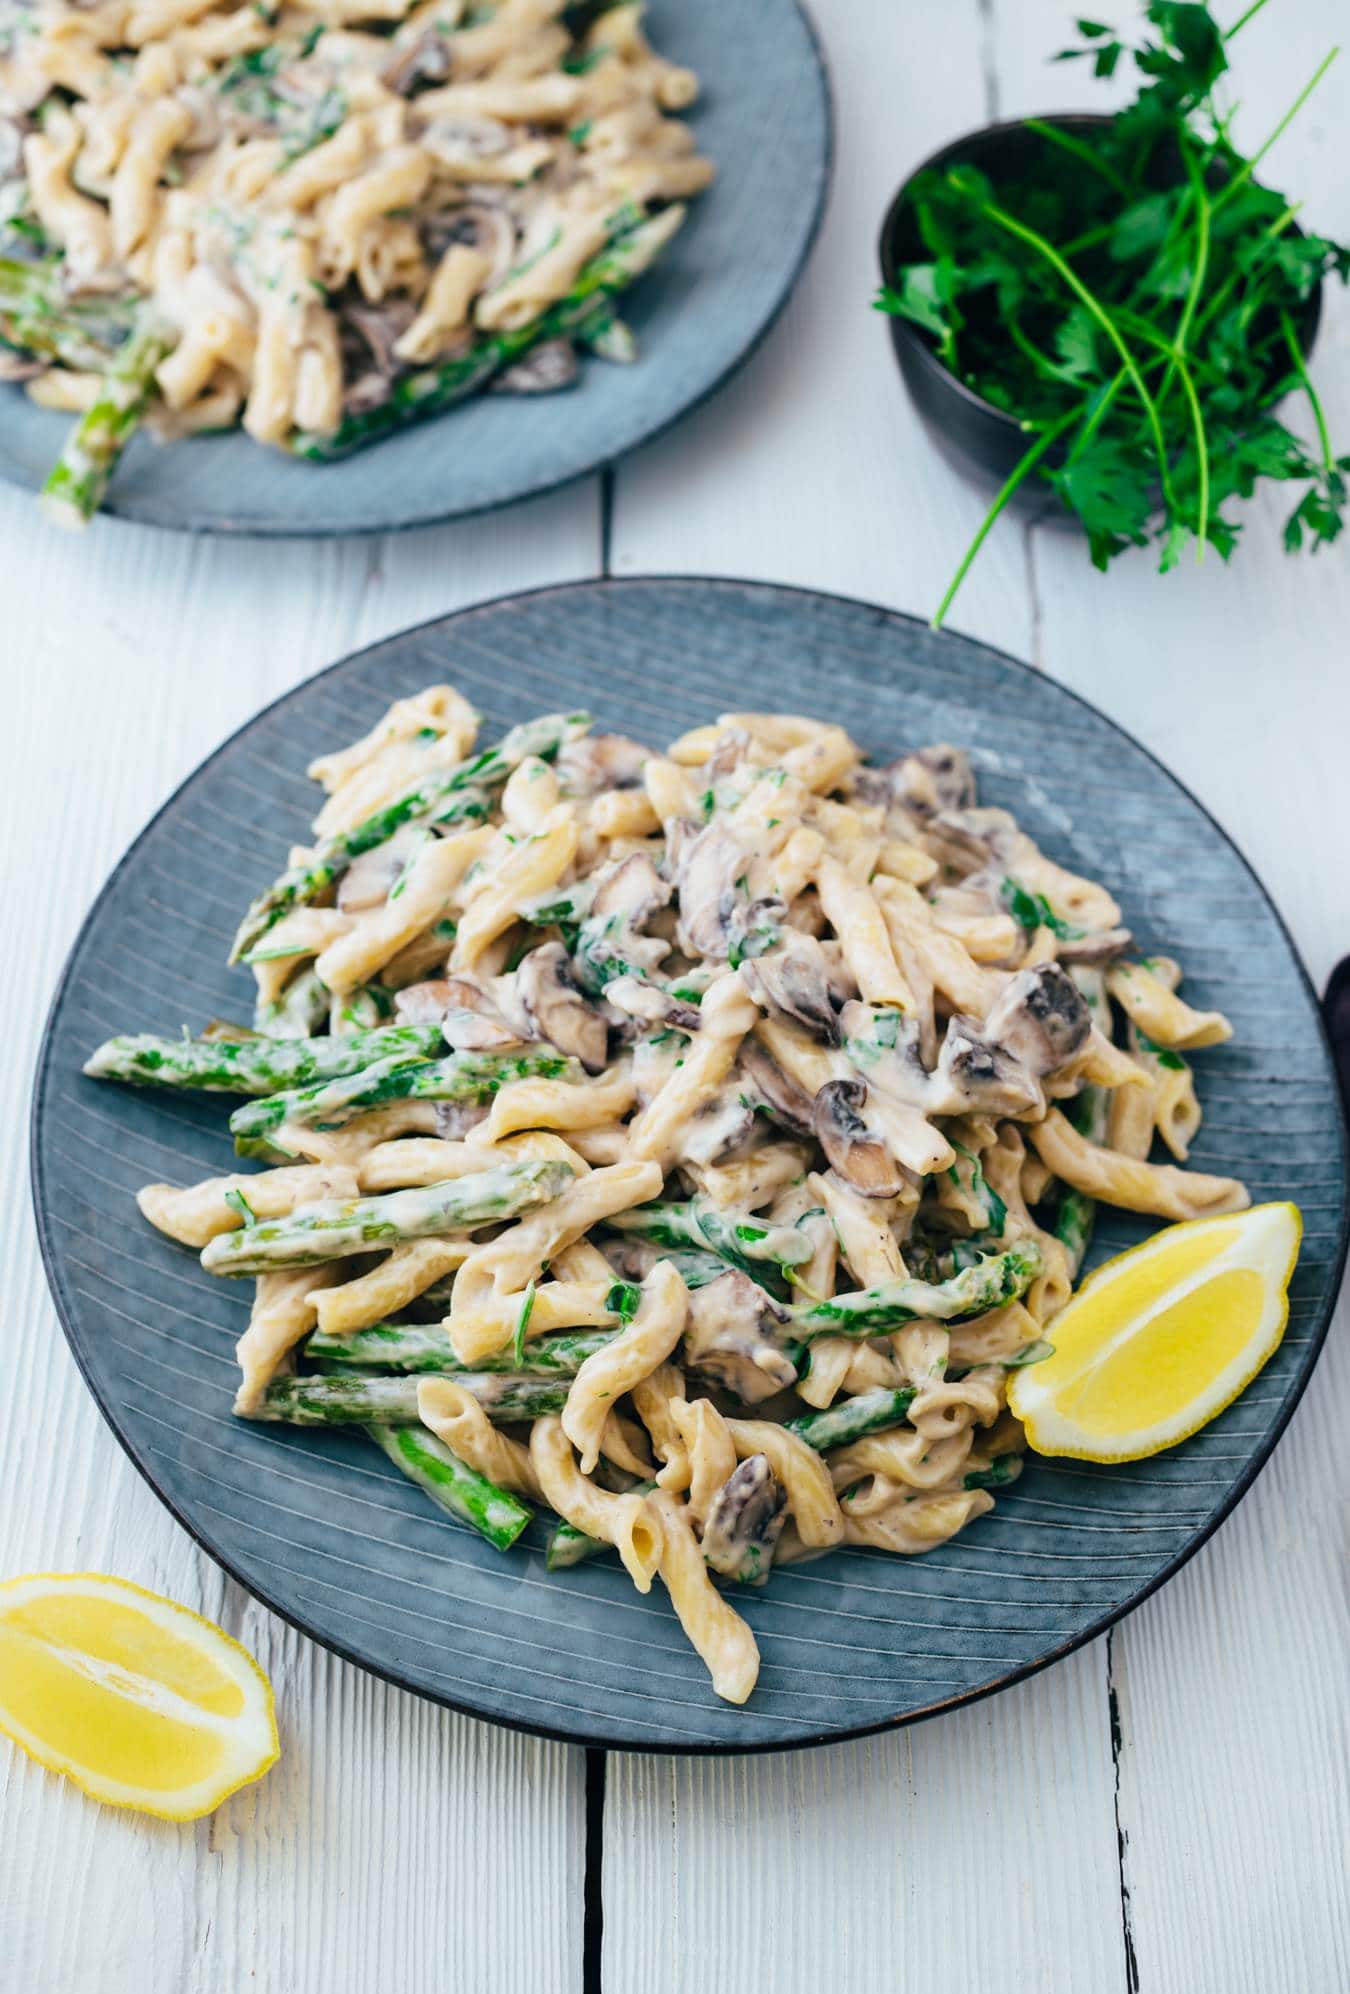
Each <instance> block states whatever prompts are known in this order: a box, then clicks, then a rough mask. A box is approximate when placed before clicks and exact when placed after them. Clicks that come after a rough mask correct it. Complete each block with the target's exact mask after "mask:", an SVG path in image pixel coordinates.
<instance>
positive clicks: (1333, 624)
mask: <svg viewBox="0 0 1350 1994" xmlns="http://www.w3.org/2000/svg"><path fill="white" fill-rule="evenodd" d="M997 15H998V26H999V74H1000V79H1001V82H1002V86H1003V95H1004V105H1003V108H1004V111H1005V114H1008V113H1011V114H1014V115H1015V114H1017V113H1019V112H1025V111H1028V110H1030V109H1033V108H1035V109H1044V108H1045V107H1046V106H1047V105H1049V106H1051V107H1054V106H1063V107H1064V108H1072V107H1074V106H1075V105H1084V106H1085V105H1087V104H1089V103H1091V102H1093V101H1096V97H1095V94H1094V86H1092V85H1091V84H1090V83H1089V82H1088V80H1087V79H1086V78H1085V77H1084V76H1083V75H1082V73H1081V71H1079V70H1077V69H1076V67H1075V66H1073V65H1068V66H1065V67H1063V68H1060V69H1058V70H1057V71H1055V72H1053V87H1052V88H1050V89H1049V90H1047V88H1046V86H1045V81H1044V77H1043V75H1042V73H1041V70H1040V58H1041V56H1042V55H1043V54H1044V53H1046V52H1047V51H1049V50H1051V49H1053V48H1055V47H1057V46H1059V45H1060V43H1061V42H1062V41H1063V39H1064V33H1063V20H1062V10H1061V8H1060V7H1059V5H1058V4H1057V0H1056V3H1055V4H1052V0H1030V4H1028V0H1016V4H1015V5H1014V4H1013V0H998V7H997ZM1343 27H1344V14H1343V9H1342V8H1341V7H1340V6H1339V5H1338V4H1337V0H1315V4H1309V5H1305V6H1302V7H1300V8H1298V9H1294V10H1291V9H1289V8H1287V7H1286V8H1281V7H1278V6H1270V7H1268V8H1267V9H1266V10H1265V12H1264V13H1263V14H1261V15H1260V16H1258V17H1257V18H1256V19H1255V20H1254V21H1253V22H1252V23H1251V24H1250V26H1249V27H1248V28H1246V29H1244V31H1243V35H1242V38H1241V40H1240V41H1238V42H1237V43H1236V44H1235V45H1234V51H1233V59H1234V63H1235V66H1236V69H1237V76H1236V79H1235V82H1234V86H1233V87H1234V94H1235V95H1236V96H1237V97H1239V98H1240V99H1241V104H1242V109H1241V114H1240V123H1239V125H1238V133H1239V137H1240V140H1241V142H1243V143H1244V144H1247V145H1255V144H1257V143H1259V142H1260V140H1261V139H1262V138H1263V137H1264V136H1265V134H1266V133H1267V132H1268V131H1269V130H1270V129H1272V128H1273V126H1274V124H1275V122H1276V120H1277V119H1278V117H1279V116H1280V115H1281V113H1282V112H1283V111H1284V109H1285V108H1286V106H1287V105H1288V104H1289V103H1290V102H1291V101H1292V100H1293V98H1294V96H1295V95H1296V94H1297V92H1298V90H1299V89H1300V88H1301V86H1302V84H1303V83H1304V82H1305V81H1306V79H1307V78H1308V76H1310V75H1311V73H1312V71H1313V70H1314V69H1315V67H1316V65H1317V63H1318V61H1319V60H1320V58H1321V56H1322V54H1323V53H1324V52H1325V50H1326V49H1327V48H1328V47H1330V46H1331V45H1332V44H1333V43H1334V42H1335V40H1336V39H1337V35H1338V31H1339V30H1342V29H1343ZM1347 114H1350V72H1348V71H1347V69H1346V65H1345V62H1344V59H1342V61H1341V62H1340V63H1339V64H1338V65H1337V66H1336V68H1334V69H1333V70H1332V71H1331V72H1330V74H1329V75H1328V77H1327V79H1326V81H1325V83H1324V84H1323V85H1322V87H1321V89H1320V91H1319V93H1318V94H1317V96H1316V97H1314V99H1313V100H1312V101H1311V103H1310V104H1309V106H1308V108H1307V110H1306V111H1305V112H1304V114H1303V116H1302V117H1301V118H1300V120H1299V121H1298V123H1297V124H1296V125H1295V126H1293V127H1292V129H1291V130H1290V131H1289V132H1288V133H1287V135H1286V136H1285V137H1284V138H1282V139H1281V140H1280V142H1279V145H1278V147H1277V148H1276V149H1275V150H1274V151H1272V153H1271V155H1270V158H1269V162H1268V164H1267V166H1266V168H1265V174H1266V178H1267V179H1268V181H1269V182H1270V184H1272V185H1275V186H1278V187H1281V188H1282V189H1285V190H1286V191H1288V192H1290V193H1291V194H1292V195H1293V196H1294V197H1295V198H1299V197H1306V207H1305V210H1304V216H1305V219H1306V220H1307V221H1308V222H1309V223H1310V224H1311V225H1312V226H1314V227H1317V226H1320V227H1322V228H1325V229H1327V230H1328V231H1329V232H1331V233H1332V234H1335V235H1339V236H1340V237H1341V238H1342V239H1343V238H1345V236H1346V235H1347V234H1350V186H1347V184H1346V180H1345V176H1344V173H1343V172H1342V171H1341V169H1340V163H1339V151H1338V148H1339V137H1340V134H1341V132H1342V131H1343V130H1344V126H1345V121H1346V117H1347ZM1329 305H1330V309H1329V311H1328V314H1327V320H1326V322H1325V323H1324V328H1323V332H1322V336H1321V340H1320V342H1319V347H1318V351H1317V354H1316V356H1315V362H1314V373H1315V375H1316V377H1317V379H1318V382H1319V385H1320V386H1321V387H1322V389H1323V391H1324V393H1325V398H1326V403H1327V414H1328V418H1329V420H1330V422H1331V426H1332V434H1333V437H1335V438H1338V439H1339V447H1340V448H1341V449H1345V448H1346V447H1348V439H1350V369H1347V367H1346V360H1347V358H1350V311H1347V309H1346V303H1345V300H1344V298H1343V297H1342V296H1340V295H1337V296H1335V297H1333V298H1332V299H1331V300H1329ZM1290 419H1291V420H1293V421H1294V422H1295V423H1296V426H1299V427H1301V428H1302V427H1305V424H1306V418H1305V417H1304V415H1303V413H1302V411H1300V410H1297V409H1294V410H1291V411H1290ZM1291 504H1292V500H1291V499H1289V498H1287V497H1285V496H1283V495H1281V496H1279V497H1271V496H1266V497H1264V498H1263V499H1262V500H1261V502H1260V503H1259V504H1258V505H1255V506H1253V507H1251V508H1249V509H1248V514H1247V517H1248V524H1247V526H1246V529H1245V531H1244V536H1243V543H1242V545H1241V547H1240V548H1239V550H1238V552H1237V554H1236V555H1235V557H1234V560H1233V563H1232V565H1231V568H1229V569H1225V568H1224V567H1223V566H1222V565H1221V564H1220V563H1219V562H1218V561H1216V560H1214V559H1213V558H1212V557H1211V558H1210V559H1209V560H1207V561H1206V562H1205V564H1204V565H1203V567H1199V568H1196V567H1193V566H1192V565H1190V564H1189V563H1186V564H1184V565H1183V567H1182V569H1181V570H1179V571H1178V572H1177V573H1175V574H1172V575H1169V576H1166V577H1163V578H1159V577H1158V576H1157V575H1156V574H1154V573H1153V572H1152V569H1151V564H1150V562H1149V559H1148V557H1147V556H1143V555H1141V556H1131V557H1129V558H1128V559H1127V560H1125V561H1123V562H1120V563H1117V564H1116V565H1115V566H1114V567H1113V569H1112V571H1111V574H1110V576H1109V577H1108V578H1106V579H1104V580H1098V578H1097V577H1096V576H1094V575H1093V574H1092V572H1091V570H1090V569H1089V568H1088V565H1087V561H1086V557H1085V555H1084V553H1083V550H1082V547H1081V544H1080V543H1078V542H1076V541H1074V540H1073V539H1071V538H1068V537H1066V536H1062V535H1058V534H1052V533H1043V532H1038V533H1037V534H1036V536H1035V547H1034V555H1033V572H1034V575H1035V579H1036V585H1037V628H1038V637H1039V654H1038V661H1039V662H1040V663H1041V664H1042V665H1043V666H1044V667H1045V668H1046V669H1047V670H1049V671H1051V672H1052V673H1053V674H1054V675H1055V676H1056V677H1058V678H1060V679H1062V680H1063V681H1064V682H1065V683H1066V684H1069V685H1072V686H1073V687H1075V689H1077V690H1078V691H1080V692H1082V693H1083V694H1085V695H1086V697H1088V698H1089V699H1092V700H1094V701H1095V702H1096V703H1097V704H1099V705H1101V706H1103V707H1105V708H1106V710H1107V711H1108V712H1110V713H1111V714H1112V715H1113V717H1115V718H1116V719H1118V720H1120V721H1121V722H1123V724H1124V725H1126V726H1128V727H1130V728H1131V729H1132V730H1133V731H1134V732H1136V733H1137V734H1138V735H1139V736H1140V738H1141V739H1142V740H1144V741H1145V743H1146V744H1147V745H1148V746H1150V747H1152V748H1153V749H1154V750H1155V752H1156V753H1158V754H1159V755H1161V756H1162V757H1163V758H1164V759H1165V760H1166V761H1168V762H1169V763H1170V764H1171V766H1172V767H1173V768H1174V769H1175V770H1176V771H1177V773H1178V774H1179V775H1181V776H1182V777H1183V779H1184V780H1186V781H1188V782H1189V783H1190V784H1191V785H1192V787H1193V788H1194V789H1195V790H1196V792H1197V794H1198V795H1199V796H1200V798H1201V800H1202V801H1203V802H1205V803H1207V804H1208V805H1209V806H1210V808H1211V809H1212V810H1213V811H1214V812H1215V814H1216V816H1217V817H1218V818H1219V821H1220V822H1221V823H1222V824H1224V825H1225V826H1226V827H1227V828H1228V829H1229V830H1230V831H1231V832H1232V833H1233V835H1234V836H1235V837H1236V838H1237V840H1238V842H1239V844H1240V845H1241V846H1242V848H1243V850H1244V851H1245V852H1246V853H1247V854H1248V856H1249V857H1250V859H1251V860H1252V862H1253V864H1254V865H1255V866H1256V868H1257V870H1258V872H1259V873H1260V874H1261V876H1262V878H1263V879H1264V880H1265V883H1266V885H1267V886H1268V887H1269V888H1270V890H1271V892H1272V893H1273V894H1274V897H1275V899H1276V902H1277V903H1278V904H1279V905H1280V907H1281V908H1282V909H1283V911H1284V913H1285V915H1286V917H1287V919H1288V920H1289V922H1290V925H1291V927H1292V929H1293V933H1294V937H1295V940H1296V941H1297V943H1298V944H1299V946H1300V948H1301V950H1302V952H1303V954H1304V957H1305V960H1306V961H1307V962H1308V965H1309V967H1310V969H1311V970H1312V972H1313V975H1314V977H1315V978H1316V980H1317V981H1318V982H1319V983H1320V982H1321V981H1322V980H1323V979H1324V978H1325V975H1326V973H1327V971H1328V970H1329V969H1330V967H1331V965H1332V963H1333V962H1334V960H1335V959H1336V958H1337V957H1338V956H1339V955H1340V954H1342V953H1343V952H1344V951H1345V950H1346V949H1347V948H1350V876H1348V875H1347V871H1346V868H1345V866H1344V865H1343V864H1341V863H1340V862H1339V859H1338V858H1336V857H1333V856H1332V855H1334V854H1340V853H1341V852H1343V851H1345V850H1346V849H1347V848H1348V847H1350V795H1348V794H1347V791H1346V786H1345V781H1344V768H1343V744H1344V742H1345V740H1346V738H1347V735H1348V734H1350V686H1348V685H1347V681H1346V676H1345V672H1344V670H1343V668H1342V659H1343V654H1344V639H1343V633H1344V631H1345V629H1346V627H1347V623H1348V622H1350V566H1348V565H1347V562H1346V559H1345V556H1344V554H1343V553H1342V552H1341V549H1340V548H1339V547H1338V548H1336V549H1335V550H1333V551H1332V552H1331V553H1324V554H1323V555H1322V556H1321V557H1320V558H1319V559H1317V560H1310V559H1308V558H1307V557H1306V556H1304V557H1301V558H1290V557H1286V556H1285V555H1284V553H1283V552H1282V550H1281V547H1280V541H1279V530H1280V526H1281V523H1282V521H1283V518H1284V516H1285V515H1286V513H1287V512H1288V511H1289V510H1290V507H1291ZM1313 855H1319V856H1316V857H1314V856H1313ZM1328 861H1329V862H1328ZM1345 1329H1346V1324H1345V1320H1344V1306H1343V1307H1342V1312H1341V1318H1340V1320H1338V1322H1337V1323H1336V1324H1335V1325H1334V1326H1333V1329H1332V1333H1331V1339H1330V1342H1329V1345H1328V1348H1327V1350H1326V1352H1325V1353H1324V1355H1323V1357H1322V1360H1321V1363H1320V1365H1319V1368H1318V1371H1317V1374H1316V1376H1315V1378H1314V1380H1313V1383H1312V1385H1311V1387H1310V1389H1309V1392H1308V1395H1307V1398H1306V1399H1305V1401H1304V1403H1303V1405H1302V1407H1301V1408H1300V1410H1299V1412H1298V1413H1297V1415H1296V1416H1295V1419H1294V1421H1293V1423H1292V1425H1291V1427H1290V1429H1289V1432H1288V1433H1287V1434H1286V1436H1285V1438H1284V1439H1283V1440H1282V1442H1281V1444H1280V1446H1279V1448H1278V1450H1277V1452H1276V1454H1275V1457H1274V1460H1273V1462H1272V1463H1271V1465H1270V1466H1269V1467H1268V1468H1267V1469H1266V1471H1265V1472H1264V1474H1263V1475H1262V1476H1261V1478H1260V1480H1259V1481H1258V1482H1257V1484H1256V1487H1255V1488H1254V1489H1253V1491H1252V1492H1251V1494H1250V1495H1249V1496H1248V1497H1247V1498H1246V1500H1245V1501H1244V1502H1243V1503H1242V1505H1241V1506H1240V1508H1239V1509H1238V1510H1237V1512H1236V1514H1235V1515H1234V1517H1233V1518H1232V1519H1231V1521H1229V1522H1228V1523H1226V1524H1225V1525H1224V1526H1223V1528H1222V1529H1221V1530H1220V1532H1219V1533H1218V1535H1217V1536H1216V1537H1215V1538H1214V1539H1213V1540H1212V1542H1211V1543H1210V1544H1209V1545H1208V1546H1207V1547H1206V1549H1205V1550H1203V1551H1202V1552H1201V1553H1200V1554H1199V1556H1198V1557H1197V1558H1196V1559H1195V1561H1194V1563H1193V1564H1192V1565H1190V1566H1189V1567H1188V1568H1187V1569H1186V1571H1184V1572H1183V1573H1182V1574H1181V1575H1180V1576H1179V1577H1178V1578H1177V1579H1176V1580H1174V1581H1173V1583H1172V1584H1171V1585H1169V1586H1168V1587H1166V1588H1165V1590H1164V1591H1163V1592H1161V1593H1160V1594H1158V1595H1157V1596H1156V1597H1155V1598H1154V1599H1153V1600H1151V1601H1149V1602H1148V1604H1147V1605H1146V1606H1144V1607H1143V1608H1141V1610H1140V1611H1139V1612H1138V1613H1137V1614H1135V1615H1134V1616H1133V1617H1132V1618H1131V1619H1129V1620H1128V1621H1126V1622H1124V1623H1123V1624H1122V1626H1121V1627H1120V1628H1119V1629H1117V1630H1116V1633H1115V1636H1114V1637H1113V1640H1112V1644H1111V1679H1112V1680H1111V1687H1112V1693H1113V1697H1114V1700H1115V1703H1116V1705H1117V1708H1118V1713H1119V1737H1120V1748H1119V1758H1120V1800H1119V1807H1120V1822H1121V1830H1122V1837H1123V1843H1122V1846H1123V1849H1124V1858H1125V1882H1126V1886H1127V1890H1128V1908H1129V1922H1130V1928H1131V1934H1132V1941H1133V1947H1134V1953H1135V1957H1136V1960H1137V1969H1138V1975H1139V1984H1140V1986H1141V1987H1142V1988H1143V1989H1144V1990H1145V1994H1182V1990H1185V1994H1229V1990H1231V1989H1233V1988H1237V1987H1260V1988H1261V1989H1262V1990H1263V1994H1304V1990H1311V1989H1314V1988H1316V1989H1321V1988H1332V1987H1344V1986H1346V1985H1347V1984H1350V1885H1348V1882H1347V1878H1348V1877H1350V1863H1348V1862H1347V1855H1348V1854H1350V1782H1348V1781H1347V1776H1346V1766H1347V1763H1348V1762H1350V1753H1347V1735H1346V1733H1347V1723H1346V1695H1345V1691H1346V1663H1345V1656H1346V1652H1347V1645H1348V1644H1347V1635H1348V1634H1350V1624H1348V1617H1347V1605H1346V1596H1345V1587H1344V1543H1343V1533H1340V1532H1338V1531H1337V1529H1336V1528H1335V1527H1334V1525H1330V1519H1331V1518H1332V1517H1333V1516H1334V1515H1335V1514H1337V1512H1338V1510H1339V1508H1340V1507H1341V1506H1343V1503H1344V1488H1345V1467H1344V1443H1343V1435H1344V1431H1345V1424H1346V1419H1347V1416H1348V1415H1350V1362H1347V1359H1346V1356H1345V1348H1344V1339H1345ZM1338 1332H1339V1334H1338ZM1329 1526H1330V1527H1329Z"/></svg>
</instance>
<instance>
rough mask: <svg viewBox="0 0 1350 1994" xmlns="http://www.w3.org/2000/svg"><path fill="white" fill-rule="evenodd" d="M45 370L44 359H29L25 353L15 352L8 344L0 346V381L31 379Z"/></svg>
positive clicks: (45, 363)
mask: <svg viewBox="0 0 1350 1994" xmlns="http://www.w3.org/2000/svg"><path fill="white" fill-rule="evenodd" d="M46 371H47V362H46V361H45V360H30V359H29V357H28V355H27V354H25V353H15V352H12V351H11V349H10V348H9V347H8V346H0V381H31V380H32V379H33V378H34V377H35V376H36V375H38V374H45V373H46Z"/></svg>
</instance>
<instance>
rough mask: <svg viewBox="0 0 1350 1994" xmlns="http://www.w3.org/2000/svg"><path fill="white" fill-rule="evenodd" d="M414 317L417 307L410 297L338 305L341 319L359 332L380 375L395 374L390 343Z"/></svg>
mask: <svg viewBox="0 0 1350 1994" xmlns="http://www.w3.org/2000/svg"><path fill="white" fill-rule="evenodd" d="M416 316H417V307H416V306H415V305H414V303H413V301H412V299H411V298H401V297H400V298H387V299H385V300H383V301H382V302H381V303H380V304H370V303H368V302H367V301H366V300H364V299H362V300H359V301H358V300H353V301H351V302H349V303H346V304H344V305H343V307H342V318H343V322H344V323H345V324H346V325H349V326H351V327H353V328H354V330H355V331H356V332H358V333H359V334H360V336H361V338H362V340H363V341H364V342H365V344H366V346H367V347H368V348H369V350H370V357H371V359H372V360H373V361H374V363H375V370H376V372H377V373H380V374H394V373H397V371H398V364H399V363H398V356H397V355H396V354H395V352H394V346H395V344H396V342H397V341H398V340H400V339H401V338H402V337H403V334H404V333H405V332H406V331H407V330H408V327H409V326H410V325H411V324H412V322H413V320H414V318H415V317H416Z"/></svg>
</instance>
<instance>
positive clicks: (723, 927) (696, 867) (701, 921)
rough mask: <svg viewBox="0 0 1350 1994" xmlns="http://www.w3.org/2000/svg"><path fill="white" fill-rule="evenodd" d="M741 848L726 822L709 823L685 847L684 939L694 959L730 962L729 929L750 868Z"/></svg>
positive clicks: (682, 865) (682, 873)
mask: <svg viewBox="0 0 1350 1994" xmlns="http://www.w3.org/2000/svg"><path fill="white" fill-rule="evenodd" d="M746 863H747V860H746V855H745V852H744V851H743V850H742V848H741V846H740V845H738V844H737V842H736V840H735V839H734V838H733V837H732V836H731V833H730V832H729V831H727V830H726V829H725V828H724V827H723V826H722V825H721V824H715V823H714V824H707V825H705V826H704V828H703V829H702V830H701V831H699V832H697V833H696V835H695V836H694V837H692V838H688V839H686V840H685V841H684V842H683V843H682V845H681V849H680V856H679V868H678V884H679V894H680V940H681V945H682V947H683V948H684V949H685V951H686V953H687V954H689V955H695V956H697V955H701V956H707V957H710V958H712V959H713V960H716V961H723V962H724V961H725V960H726V958H727V955H728V953H729V952H730V946H731V944H730V941H729V938H728V929H729V927H730V924H731V917H732V914H733V913H734V912H735V910H736V903H737V899H738V893H737V887H736V882H737V880H738V879H740V878H742V877H743V876H744V873H745V868H746Z"/></svg>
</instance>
